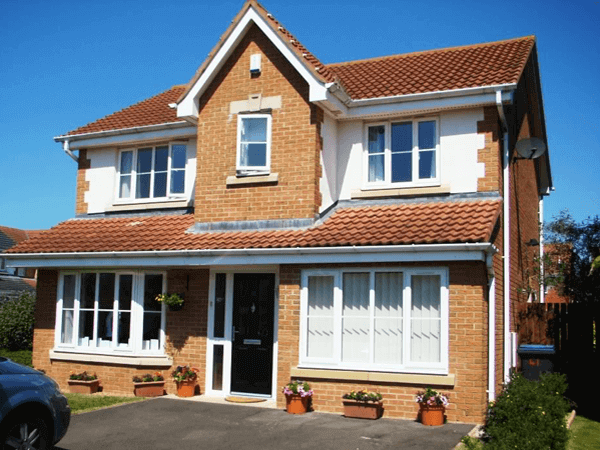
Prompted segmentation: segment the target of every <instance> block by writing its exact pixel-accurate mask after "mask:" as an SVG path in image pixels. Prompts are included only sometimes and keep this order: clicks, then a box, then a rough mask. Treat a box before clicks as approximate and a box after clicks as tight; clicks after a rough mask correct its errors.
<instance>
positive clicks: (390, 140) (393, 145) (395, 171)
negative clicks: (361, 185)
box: [364, 118, 440, 187]
mask: <svg viewBox="0 0 600 450" xmlns="http://www.w3.org/2000/svg"><path fill="white" fill-rule="evenodd" d="M438 128H439V126H438V121H437V119H432V118H428V119H418V120H402V121H397V122H386V123H381V124H371V125H368V126H367V127H366V134H367V136H366V147H365V161H364V164H365V173H366V177H365V185H366V186H369V187H382V186H383V187H385V186H394V187H403V186H412V185H417V186H418V185H421V186H431V185H435V184H439V180H440V176H439V130H438Z"/></svg>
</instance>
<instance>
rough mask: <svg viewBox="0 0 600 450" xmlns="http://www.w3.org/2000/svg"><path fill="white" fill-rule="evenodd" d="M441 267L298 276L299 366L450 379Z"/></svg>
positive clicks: (444, 277) (445, 277)
mask: <svg viewBox="0 0 600 450" xmlns="http://www.w3.org/2000/svg"><path fill="white" fill-rule="evenodd" d="M448 322H449V312H448V273H447V269H444V268H431V269H429V268H418V269H412V268H411V269H390V268H378V269H372V268H369V269H364V270H363V269H340V270H306V271H303V272H302V292H301V325H302V328H301V333H300V361H299V363H300V366H301V367H307V368H329V369H346V370H371V371H372V370H375V371H383V372H409V373H431V374H447V373H448Z"/></svg>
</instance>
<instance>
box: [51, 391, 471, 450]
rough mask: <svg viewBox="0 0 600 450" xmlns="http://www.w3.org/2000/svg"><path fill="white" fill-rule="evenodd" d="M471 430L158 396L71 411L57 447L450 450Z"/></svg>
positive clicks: (68, 449)
mask: <svg viewBox="0 0 600 450" xmlns="http://www.w3.org/2000/svg"><path fill="white" fill-rule="evenodd" d="M471 428H473V426H472V425H458V424H446V425H444V426H443V427H425V426H423V425H421V424H420V423H417V422H412V421H406V420H392V419H379V420H361V419H347V418H345V417H343V416H340V415H336V414H325V413H317V412H311V413H307V414H305V415H301V416H294V415H291V414H286V413H285V412H284V411H283V410H279V409H269V408H256V407H251V406H245V405H240V404H231V405H229V404H215V403H204V402H191V401H185V400H178V399H169V398H156V399H152V400H147V401H143V402H139V403H130V404H126V405H122V406H118V407H115V408H108V409H104V410H100V411H93V412H89V413H84V414H79V415H75V416H73V417H72V419H71V425H70V427H69V431H68V432H67V435H66V436H65V437H64V438H63V440H62V441H60V442H59V445H58V446H57V447H55V449H56V450H63V449H64V450H79V449H81V450H83V449H85V450H95V449H102V450H105V449H127V450H129V449H131V450H135V449H140V450H142V449H143V450H148V449H178V450H183V449H211V450H212V449H215V450H217V449H219V450H220V449H236V450H237V449H244V450H254V449H256V450H258V449H260V450H294V449H319V450H328V449H331V450H337V449H340V450H370V449H388V448H392V449H422V450H437V449H440V450H441V449H443V450H449V449H452V448H453V447H454V446H455V445H456V444H457V443H458V442H459V441H460V438H461V437H462V436H464V435H465V434H467V433H468V432H469V431H470V430H471Z"/></svg>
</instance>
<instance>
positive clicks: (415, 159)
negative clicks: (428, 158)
mask: <svg viewBox="0 0 600 450" xmlns="http://www.w3.org/2000/svg"><path fill="white" fill-rule="evenodd" d="M412 132H413V148H412V181H413V183H414V182H415V181H418V180H419V157H420V153H419V122H418V121H416V120H413V122H412Z"/></svg>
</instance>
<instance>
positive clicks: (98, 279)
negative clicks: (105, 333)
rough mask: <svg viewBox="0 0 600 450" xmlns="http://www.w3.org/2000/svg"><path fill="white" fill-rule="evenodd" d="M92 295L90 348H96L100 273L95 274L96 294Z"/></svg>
mask: <svg viewBox="0 0 600 450" xmlns="http://www.w3.org/2000/svg"><path fill="white" fill-rule="evenodd" d="M94 294H95V295H94V327H93V330H94V331H93V332H92V347H96V344H97V339H98V298H99V296H100V272H98V273H96V292H95V293H94Z"/></svg>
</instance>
